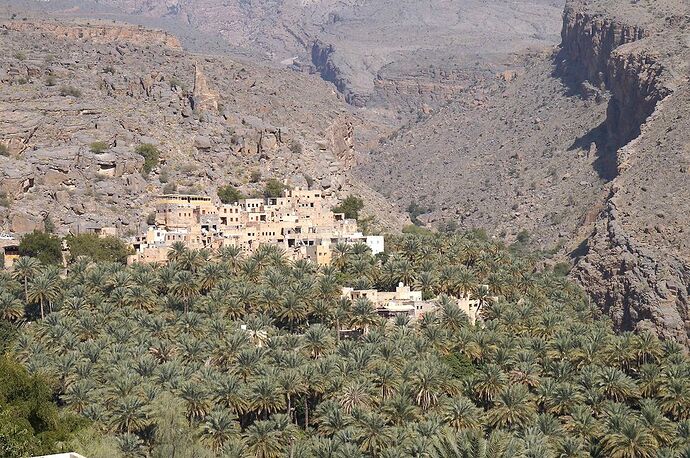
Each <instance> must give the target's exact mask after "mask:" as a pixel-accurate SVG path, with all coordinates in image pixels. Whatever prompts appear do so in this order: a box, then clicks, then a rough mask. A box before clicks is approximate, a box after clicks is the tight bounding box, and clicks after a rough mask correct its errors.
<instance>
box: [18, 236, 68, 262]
mask: <svg viewBox="0 0 690 458" xmlns="http://www.w3.org/2000/svg"><path fill="white" fill-rule="evenodd" d="M19 253H20V254H21V255H22V256H29V257H32V258H37V259H38V260H39V261H41V262H42V263H43V264H60V263H62V246H61V244H60V239H59V238H58V237H56V236H54V235H51V234H48V233H46V232H41V231H33V232H31V233H30V234H26V235H25V236H24V237H22V239H21V241H20V242H19Z"/></svg>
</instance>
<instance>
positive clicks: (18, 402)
mask: <svg viewBox="0 0 690 458" xmlns="http://www.w3.org/2000/svg"><path fill="white" fill-rule="evenodd" d="M84 423H86V420H84V419H80V418H79V417H78V416H76V415H74V414H71V413H69V412H67V411H65V412H63V414H62V415H61V414H60V412H58V408H57V406H56V405H55V404H54V403H53V401H52V392H51V389H50V386H49V385H47V384H46V383H45V382H44V380H42V379H41V378H40V377H39V376H35V375H34V376H32V375H29V374H28V373H27V371H26V369H24V368H23V367H22V366H21V365H19V364H18V363H16V362H13V361H11V360H9V359H7V358H5V357H2V356H0V456H2V457H8V458H10V457H17V456H29V455H39V454H46V453H49V452H51V451H54V450H57V449H59V447H60V445H59V444H60V443H61V442H64V441H66V440H68V439H69V438H70V437H71V433H72V432H73V431H74V430H76V429H78V428H79V427H81V426H82V425H83V424H84Z"/></svg>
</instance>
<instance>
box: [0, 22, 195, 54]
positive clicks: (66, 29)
mask: <svg viewBox="0 0 690 458" xmlns="http://www.w3.org/2000/svg"><path fill="white" fill-rule="evenodd" d="M3 28H4V29H5V30H11V31H13V32H28V31H31V32H40V33H42V34H43V35H44V36H46V37H53V38H59V39H65V40H88V41H90V42H93V43H98V44H109V43H129V44H133V45H139V46H146V45H149V46H151V45H155V46H164V47H166V48H171V49H175V50H181V49H182V45H180V41H179V40H178V39H177V38H176V37H174V36H173V35H171V34H169V33H167V32H164V31H161V30H151V29H146V28H144V27H138V26H134V25H128V24H116V25H113V24H112V23H108V24H106V23H100V22H98V21H97V22H96V23H90V22H89V23H75V24H73V25H65V24H61V23H59V22H55V21H44V22H27V21H10V22H7V23H6V24H3Z"/></svg>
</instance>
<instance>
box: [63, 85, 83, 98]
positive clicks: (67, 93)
mask: <svg viewBox="0 0 690 458" xmlns="http://www.w3.org/2000/svg"><path fill="white" fill-rule="evenodd" d="M60 95H61V96H63V97H74V98H79V97H81V91H80V90H79V89H77V88H76V87H74V86H62V87H61V88H60Z"/></svg>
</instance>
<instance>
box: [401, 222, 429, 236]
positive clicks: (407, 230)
mask: <svg viewBox="0 0 690 458" xmlns="http://www.w3.org/2000/svg"><path fill="white" fill-rule="evenodd" d="M402 232H403V234H414V235H431V234H432V232H431V231H430V230H429V229H427V228H425V227H420V226H417V225H416V224H408V225H407V226H405V227H403V229H402Z"/></svg>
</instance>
